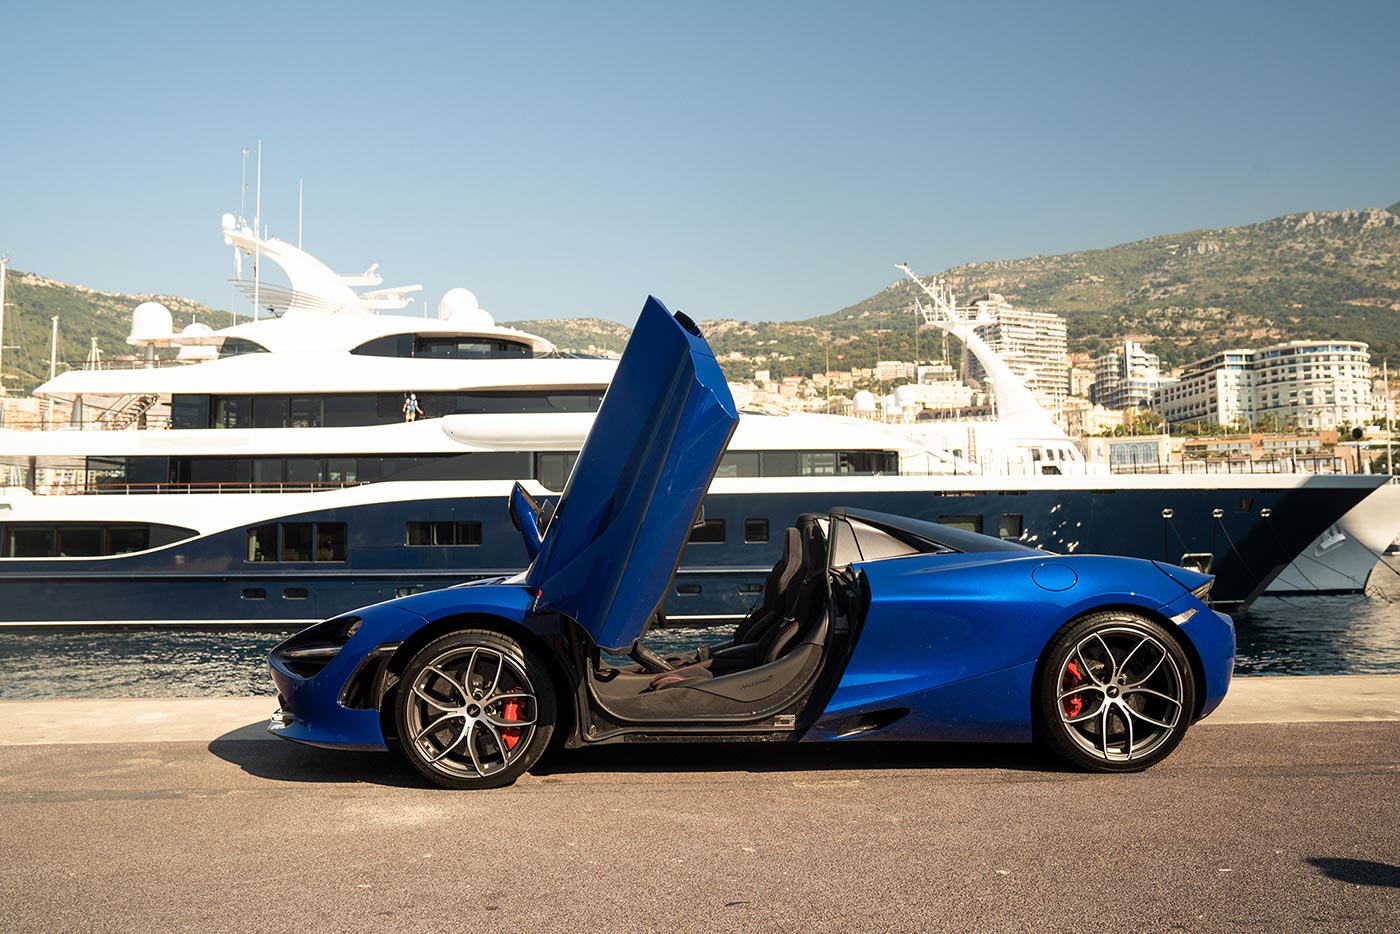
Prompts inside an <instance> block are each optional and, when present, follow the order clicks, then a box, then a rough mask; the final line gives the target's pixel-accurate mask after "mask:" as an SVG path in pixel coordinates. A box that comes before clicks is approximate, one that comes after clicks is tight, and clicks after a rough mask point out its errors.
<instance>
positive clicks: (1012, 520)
mask: <svg viewBox="0 0 1400 934" xmlns="http://www.w3.org/2000/svg"><path fill="white" fill-rule="evenodd" d="M1025 527H1026V522H1025V518H1024V517H1023V516H1019V515H1017V514H1016V513H1010V512H1008V513H1003V514H1002V517H1001V528H1000V530H999V534H1000V535H1001V537H1002V538H1020V537H1021V533H1022V532H1023V531H1025Z"/></svg>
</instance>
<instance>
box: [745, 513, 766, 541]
mask: <svg viewBox="0 0 1400 934" xmlns="http://www.w3.org/2000/svg"><path fill="white" fill-rule="evenodd" d="M766 541H768V520H767V519H745V520H744V543H745V544H748V545H760V544H762V543H764V542H766Z"/></svg>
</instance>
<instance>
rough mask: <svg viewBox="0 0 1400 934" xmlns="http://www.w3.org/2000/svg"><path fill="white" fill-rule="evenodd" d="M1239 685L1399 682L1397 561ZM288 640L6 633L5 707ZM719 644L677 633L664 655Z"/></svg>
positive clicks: (664, 634)
mask: <svg viewBox="0 0 1400 934" xmlns="http://www.w3.org/2000/svg"><path fill="white" fill-rule="evenodd" d="M1235 625H1236V633H1237V638H1238V644H1239V648H1238V652H1237V657H1236V662H1235V673H1236V674H1237V675H1290V674H1297V675H1330V674H1400V561H1397V560H1396V559H1395V558H1393V557H1392V558H1388V559H1386V560H1385V561H1384V562H1382V563H1381V564H1380V565H1378V566H1377V568H1376V570H1375V572H1374V573H1373V574H1372V575H1371V580H1370V583H1369V586H1368V587H1367V592H1366V593H1365V594H1364V595H1360V594H1358V595H1355V596H1343V597H1265V598H1263V599H1260V600H1257V601H1256V602H1255V603H1254V605H1253V606H1251V607H1250V609H1249V610H1248V611H1246V612H1245V613H1242V614H1239V615H1238V616H1236V617H1235ZM286 635H287V633H285V632H268V631H250V630H222V631H197V630H169V629H166V630H159V629H153V630H120V631H111V630H107V631H94V630H87V631H64V630H50V631H43V632H0V699H4V700H18V699H31V698H45V697H236V696H248V695H257V694H267V695H271V694H272V684H271V682H270V681H269V680H268V676H267V661H266V659H267V652H268V650H269V649H270V648H272V646H274V645H276V644H277V643H278V642H280V641H281V640H282V639H283V638H284V637H285V636H286ZM720 638H721V635H720V633H719V631H717V630H713V629H709V630H707V629H702V628H696V627H674V628H669V629H666V630H663V631H660V632H656V633H653V634H651V635H650V636H648V638H647V644H648V645H649V646H651V647H652V648H653V649H654V650H656V651H658V652H661V653H663V654H664V653H666V652H668V651H679V650H682V649H686V648H690V647H693V646H696V645H699V644H702V643H705V642H713V641H717V640H718V639H720Z"/></svg>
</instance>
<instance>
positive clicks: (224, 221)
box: [219, 214, 238, 230]
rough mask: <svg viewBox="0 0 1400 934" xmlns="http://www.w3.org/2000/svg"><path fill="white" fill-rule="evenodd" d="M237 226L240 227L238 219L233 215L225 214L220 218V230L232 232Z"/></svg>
mask: <svg viewBox="0 0 1400 934" xmlns="http://www.w3.org/2000/svg"><path fill="white" fill-rule="evenodd" d="M236 226H238V218H236V217H234V216H233V215H232V214H225V215H223V216H222V217H220V218H219V229H220V230H232V229H233V228H234V227H236Z"/></svg>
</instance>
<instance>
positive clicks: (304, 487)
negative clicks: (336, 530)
mask: <svg viewBox="0 0 1400 934" xmlns="http://www.w3.org/2000/svg"><path fill="white" fill-rule="evenodd" d="M362 485H363V481H359V480H344V481H332V480H315V481H310V480H304V481H291V480H282V481H274V482H267V483H244V482H218V483H79V482H76V481H73V482H58V483H46V484H40V485H39V486H38V487H36V488H34V489H33V490H32V492H34V493H37V494H39V495H41V496H139V495H154V494H164V493H316V492H321V491H323V490H339V489H343V488H345V487H351V486H362ZM9 486H10V487H15V486H17V485H16V484H10V485H9ZM5 489H6V486H4V485H0V492H3V491H4V490H5ZM26 489H27V487H26Z"/></svg>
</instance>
